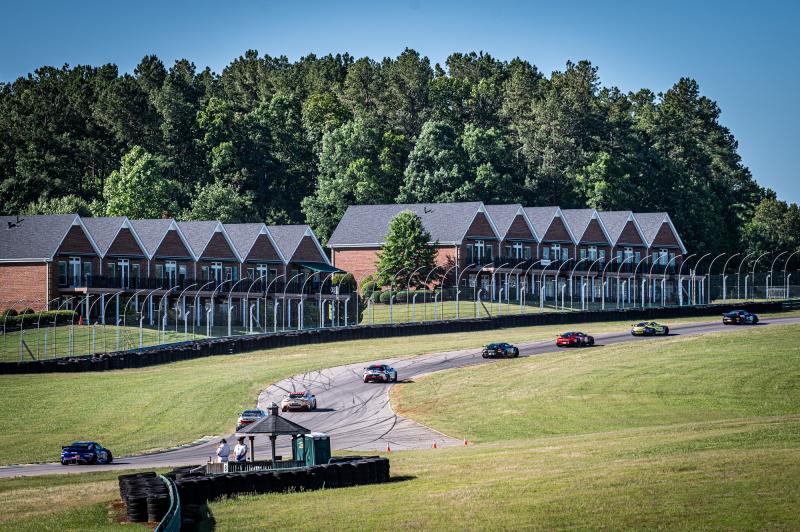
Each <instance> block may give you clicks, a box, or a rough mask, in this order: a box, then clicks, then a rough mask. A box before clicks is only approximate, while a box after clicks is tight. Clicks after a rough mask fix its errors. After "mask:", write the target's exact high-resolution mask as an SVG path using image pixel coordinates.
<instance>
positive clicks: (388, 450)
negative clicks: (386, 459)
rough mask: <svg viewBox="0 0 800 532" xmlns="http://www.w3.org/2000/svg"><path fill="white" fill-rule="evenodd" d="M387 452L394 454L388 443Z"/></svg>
mask: <svg viewBox="0 0 800 532" xmlns="http://www.w3.org/2000/svg"><path fill="white" fill-rule="evenodd" d="M386 452H387V453H390V452H392V448H391V447H389V444H388V443H387V444H386Z"/></svg>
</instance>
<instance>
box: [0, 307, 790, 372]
mask: <svg viewBox="0 0 800 532" xmlns="http://www.w3.org/2000/svg"><path fill="white" fill-rule="evenodd" d="M791 305H792V302H791V301H789V302H786V301H776V302H764V303H746V304H740V305H732V304H726V305H706V306H692V307H688V306H687V307H657V308H645V309H641V308H637V309H630V308H628V309H614V310H604V311H586V312H543V313H529V314H508V315H505V316H497V317H494V318H470V319H462V320H449V321H435V322H414V323H395V324H391V325H390V324H385V325H353V326H350V327H341V328H335V329H309V330H303V331H287V332H280V333H270V334H254V335H248V336H241V337H231V338H210V339H204V340H193V341H189V342H179V343H174V344H167V345H161V346H156V347H150V348H143V349H137V350H129V351H118V352H110V353H103V354H97V355H86V356H78V357H68V358H55V359H49V360H39V361H24V362H2V363H0V375H10V374H26V373H73V372H74V373H77V372H85V371H107V370H119V369H128V368H143V367H147V366H155V365H159V364H169V363H172V362H180V361H183V360H191V359H195V358H202V357H208V356H219V355H234V354H239V353H247V352H251V351H258V350H262V349H274V348H280V347H292V346H299V345H307V344H319V343H329V342H341V341H346V340H365V339H372V338H392V337H402V336H414V335H423V334H442V333H454V332H470V331H482V330H491V329H500V328H505V327H526V326H532V325H558V324H562V323H591V322H600V321H618V320H620V321H641V320H644V319H664V318H684V317H693V316H714V315H721V314H723V313H725V312H728V311H730V310H733V309H745V310H747V311H750V312H756V313H758V312H762V313H763V312H781V311H783V310H785V309H790V308H792V307H791Z"/></svg>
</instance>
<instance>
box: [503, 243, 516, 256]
mask: <svg viewBox="0 0 800 532" xmlns="http://www.w3.org/2000/svg"><path fill="white" fill-rule="evenodd" d="M505 248H506V257H513V256H514V255H512V254H511V246H509V245H506V246H505ZM515 249H516V244H515Z"/></svg>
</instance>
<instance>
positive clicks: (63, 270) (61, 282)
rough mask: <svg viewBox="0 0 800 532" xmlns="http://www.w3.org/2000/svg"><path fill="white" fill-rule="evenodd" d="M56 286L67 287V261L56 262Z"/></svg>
mask: <svg viewBox="0 0 800 532" xmlns="http://www.w3.org/2000/svg"><path fill="white" fill-rule="evenodd" d="M58 286H67V261H64V260H61V261H58Z"/></svg>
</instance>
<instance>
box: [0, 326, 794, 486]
mask: <svg viewBox="0 0 800 532" xmlns="http://www.w3.org/2000/svg"><path fill="white" fill-rule="evenodd" d="M771 323H775V324H790V323H800V318H772V319H765V320H763V321H762V322H761V323H760V324H759V325H757V327H762V326H768V325H769V324H771ZM626 325H627V324H626ZM575 327H576V328H578V329H579V330H583V331H584V332H587V333H588V334H591V324H590V323H587V324H582V325H580V326H575ZM747 327H752V326H746V325H743V326H725V325H722V323H721V322H720V321H719V320H715V321H713V322H703V323H693V324H685V325H674V326H670V335H671V336H674V335H682V336H686V335H695V334H702V333H709V332H719V331H729V330H741V329H743V328H747ZM486 336H487V340H488V341H502V331H497V332H491V331H487V333H486ZM643 340H648V341H658V339H651V338H642V337H632V336H631V335H630V332H629V330H628V328H627V327H626V326H625V325H622V324H620V332H616V333H609V334H599V335H595V342H596V343H597V344H599V345H609V344H615V343H620V342H638V341H643ZM398 341H399V342H402V341H403V340H402V338H399V339H398ZM519 347H520V356H521V357H522V356H534V355H540V354H543V353H549V352H553V351H556V350H558V348H556V347H555V345H554V341H553V340H548V341H546V342H537V343H531V344H520V345H519ZM596 348H597V347H595V348H594V349H596ZM586 349H589V350H590V349H592V348H586ZM374 362H386V363H389V364H391V365H392V366H394V367H395V368H396V369H397V372H398V378H399V380H400V381H401V382H402V381H403V380H409V379H414V378H415V377H418V376H420V375H423V374H426V373H431V372H434V371H440V370H445V369H452V368H460V367H465V366H470V365H473V364H486V363H493V362H495V360H493V359H488V360H487V359H484V358H482V357H481V352H480V349H466V350H462V351H451V352H447V353H433V354H428V355H417V356H412V357H407V358H398V359H387V360H376V361H374ZM365 365H367V364H365V363H359V364H350V365H347V366H339V367H335V368H329V369H323V370H321V371H315V372H312V373H307V374H304V375H296V376H295V377H292V378H290V379H285V380H283V381H280V382H278V383H275V384H273V385H271V386H270V387H269V388H267V389H266V390H264V391H262V392H261V394H260V395H259V397H258V406H259V407H260V408H264V409H266V407H267V405H269V404H270V403H271V402H272V401H275V402H276V403H279V402H280V400H281V399H282V398H283V396H284V395H285V394H286V392H287V391H291V390H302V389H304V388H307V387H308V388H310V389H311V391H312V392H313V393H314V394H315V395H316V396H317V406H318V410H317V411H314V412H287V413H285V414H281V415H284V416H286V417H287V418H288V419H291V420H292V421H294V422H295V423H298V424H300V425H302V426H304V427H306V428H308V429H309V430H311V431H314V432H326V433H328V434H329V435H330V436H331V444H332V446H333V447H334V449H338V450H344V449H347V450H353V451H359V452H375V451H386V448H387V445H389V446H390V447H391V449H392V450H393V451H394V450H403V449H421V448H430V447H432V445H433V442H434V441H436V444H437V446H445V447H448V446H454V445H463V441H462V438H463V435H461V434H453V435H452V436H453V437H454V438H455V439H454V438H451V437H448V436H445V435H444V434H441V433H439V432H436V431H435V430H433V429H431V428H428V427H425V426H423V425H420V424H418V423H416V422H414V421H411V420H409V419H406V418H403V417H400V416H398V415H396V414H395V413H394V412H393V411H392V408H391V406H390V405H389V395H388V392H389V388H390V387H391V386H392V384H378V383H370V384H365V383H363V382H362V381H361V371H362V368H363V367H364V366H365ZM234 423H235V418H234V417H233V416H231V425H233V424H234ZM231 428H233V427H231ZM289 441H290V439H289V438H288V437H283V438H278V452H279V454H283V455H284V456H287V455H290V454H291V451H290V447H289ZM218 442H219V438H214V439H212V440H208V441H204V442H200V443H196V444H191V445H187V446H184V447H180V448H177V449H171V450H167V451H163V452H158V453H153V454H147V455H140V456H132V457H115V460H114V463H113V464H109V465H95V466H62V465H61V464H60V463H46V464H30V465H14V466H6V467H0V478H3V477H14V476H33V475H47V474H58V473H83V472H88V471H101V470H113V469H144V468H155V467H174V466H178V465H190V464H203V463H205V462H206V461H207V460H208V459H209V458H210V457H212V456H213V455H214V451H215V450H216V447H217V444H218ZM228 442H229V443H231V439H230V437H229V439H228ZM65 443H68V442H65ZM101 443H102V442H101ZM234 443H235V442H234ZM232 445H233V444H231V446H232ZM255 447H256V459H258V458H259V457H260V458H267V457H268V456H269V441H268V439H267V438H266V437H263V436H262V437H258V436H257V437H256V445H255ZM112 451H113V449H112ZM57 452H58V449H53V454H54V455H56V454H57Z"/></svg>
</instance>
